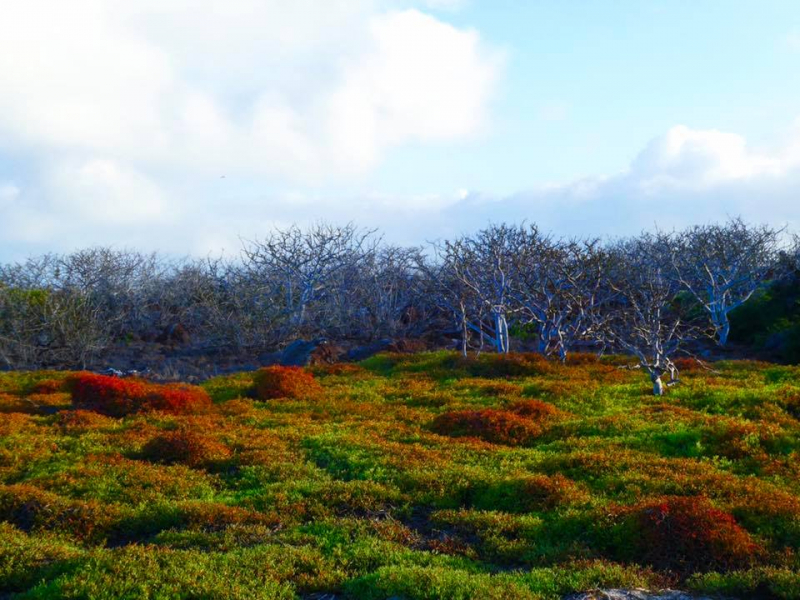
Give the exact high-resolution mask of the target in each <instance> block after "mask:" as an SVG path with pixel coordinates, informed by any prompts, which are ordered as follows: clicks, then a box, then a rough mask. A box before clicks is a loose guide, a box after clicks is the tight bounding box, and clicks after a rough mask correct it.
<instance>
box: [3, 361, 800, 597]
mask: <svg viewBox="0 0 800 600" xmlns="http://www.w3.org/2000/svg"><path fill="white" fill-rule="evenodd" d="M630 362H631V357H630V356H617V355H607V356H603V357H598V356H597V355H595V354H583V353H570V354H568V356H567V357H566V360H565V361H564V362H561V361H559V360H554V359H546V358H545V357H543V356H542V355H541V354H539V353H529V354H519V353H509V354H503V353H488V352H484V353H482V354H480V355H479V356H475V355H473V354H470V355H469V356H468V357H466V358H465V357H463V356H461V355H460V354H459V353H458V352H456V351H449V352H448V351H439V352H426V353H418V354H380V355H377V356H374V357H372V358H370V359H368V360H366V361H363V362H361V363H358V364H334V365H323V366H316V367H312V368H307V369H291V368H285V367H268V368H266V369H264V370H262V371H258V372H255V373H239V374H233V375H227V376H224V377H218V378H213V379H210V380H208V381H206V382H204V383H203V384H202V385H201V386H189V385H185V386H173V385H160V384H155V383H152V382H149V381H145V380H137V379H118V378H113V377H104V376H100V375H96V374H91V373H85V372H62V371H31V372H6V373H0V590H2V593H4V594H7V595H9V596H10V597H12V598H29V599H32V598H53V597H62V598H120V597H125V598H248V599H249V598H269V599H274V598H309V599H310V598H319V597H322V595H323V594H333V595H335V596H334V597H336V598H367V599H370V598H373V599H385V598H406V599H410V600H416V599H431V598H452V599H458V598H461V599H466V598H498V599H499V598H502V599H507V598H511V599H514V598H519V599H555V598H561V597H562V595H564V594H566V593H569V592H574V591H579V590H588V589H592V588H597V587H646V588H660V587H664V586H679V587H682V588H684V589H689V590H693V591H697V592H702V593H706V594H722V595H726V596H729V597H741V598H751V597H760V598H782V599H790V598H800V557H798V551H800V468H799V467H798V465H799V464H800V462H798V460H797V457H798V450H800V435H799V434H800V420H799V419H800V368H798V367H791V366H779V365H773V364H768V363H759V362H754V361H721V362H716V363H713V364H711V365H701V364H699V363H697V362H695V361H693V360H690V359H679V360H678V361H677V368H679V369H680V371H681V384H680V385H677V386H672V387H670V388H668V389H667V390H666V393H665V395H664V396H661V397H658V396H653V395H652V386H651V383H650V381H648V380H647V379H645V378H643V377H642V376H641V373H639V372H638V370H631V369H627V368H621V367H624V366H625V365H627V364H629V363H630Z"/></svg>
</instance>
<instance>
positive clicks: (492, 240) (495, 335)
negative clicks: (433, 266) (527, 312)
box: [439, 225, 529, 353]
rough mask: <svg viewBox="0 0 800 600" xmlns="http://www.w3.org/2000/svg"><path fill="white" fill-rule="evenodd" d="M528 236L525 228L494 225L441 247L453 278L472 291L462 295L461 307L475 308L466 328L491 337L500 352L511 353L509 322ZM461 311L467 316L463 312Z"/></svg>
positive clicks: (482, 335) (443, 258)
mask: <svg viewBox="0 0 800 600" xmlns="http://www.w3.org/2000/svg"><path fill="white" fill-rule="evenodd" d="M528 235H529V234H528V229H527V228H526V227H524V226H519V227H517V226H509V225H491V226H489V227H487V228H486V229H483V230H481V231H479V232H478V233H476V234H475V235H474V236H462V237H459V238H457V239H455V240H453V241H445V242H444V244H443V245H442V246H441V247H440V248H439V254H440V256H441V257H442V260H443V264H444V265H445V266H446V269H447V273H448V275H449V276H450V278H452V279H453V280H455V281H458V282H459V285H460V287H461V288H463V289H464V291H467V292H469V293H468V294H467V295H466V296H464V295H462V296H464V297H463V298H462V299H461V300H460V301H459V305H460V306H461V305H463V308H464V309H466V308H467V306H468V305H469V304H472V305H473V308H474V309H475V310H474V312H473V314H472V315H470V316H469V317H467V316H466V315H465V318H464V323H463V326H466V327H468V328H469V329H472V330H473V331H475V332H476V333H478V335H480V336H481V337H482V338H483V337H484V336H486V337H488V338H489V340H490V342H491V344H492V345H493V346H494V348H495V350H496V351H497V352H501V353H507V352H509V350H510V345H509V333H508V328H509V319H510V318H512V316H513V314H514V313H515V312H516V311H517V306H516V305H515V304H514V302H513V295H512V289H513V287H514V284H515V281H516V278H517V277H518V271H517V267H518V260H517V256H518V255H519V253H520V252H521V251H522V250H523V248H524V247H525V244H526V240H527V238H528ZM459 312H460V313H461V314H464V310H461V309H460V310H459ZM484 315H486V316H488V317H489V318H488V322H487V320H486V319H483V317H484Z"/></svg>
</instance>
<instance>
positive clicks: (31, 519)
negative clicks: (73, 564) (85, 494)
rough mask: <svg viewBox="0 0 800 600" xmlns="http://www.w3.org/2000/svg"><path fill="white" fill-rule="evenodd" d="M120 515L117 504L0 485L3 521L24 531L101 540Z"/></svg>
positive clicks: (20, 486) (23, 486) (24, 487)
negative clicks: (55, 532)
mask: <svg viewBox="0 0 800 600" xmlns="http://www.w3.org/2000/svg"><path fill="white" fill-rule="evenodd" d="M118 517H119V511H118V510H117V509H116V507H114V506H113V505H109V504H103V503H100V502H97V501H95V500H87V501H82V500H71V499H68V498H63V497H61V496H59V495H57V494H53V493H51V492H47V491H44V490H40V489H39V488H36V487H34V486H31V485H25V484H17V485H7V486H0V520H4V521H8V522H9V523H12V524H14V525H16V526H17V527H18V528H20V529H22V530H23V531H37V530H48V531H58V532H61V533H64V534H67V535H70V536H72V537H75V538H77V539H80V540H83V541H89V542H99V541H102V540H103V539H104V538H105V537H106V536H107V535H108V533H109V531H110V530H111V528H112V527H113V526H114V524H115V523H116V521H117V519H118Z"/></svg>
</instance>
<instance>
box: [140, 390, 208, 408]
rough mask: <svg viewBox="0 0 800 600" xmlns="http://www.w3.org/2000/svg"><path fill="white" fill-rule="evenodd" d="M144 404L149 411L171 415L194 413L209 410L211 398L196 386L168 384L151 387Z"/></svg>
mask: <svg viewBox="0 0 800 600" xmlns="http://www.w3.org/2000/svg"><path fill="white" fill-rule="evenodd" d="M144 403H145V405H146V406H147V408H149V409H150V410H160V411H162V412H167V413H172V414H184V413H196V412H201V411H204V410H207V409H209V408H211V397H210V396H209V395H208V393H207V392H206V391H205V390H204V389H203V388H201V387H198V386H196V385H188V384H183V383H170V384H167V385H151V386H150V388H149V389H148V392H147V395H146V396H145V398H144Z"/></svg>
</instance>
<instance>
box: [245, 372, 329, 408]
mask: <svg viewBox="0 0 800 600" xmlns="http://www.w3.org/2000/svg"><path fill="white" fill-rule="evenodd" d="M254 383H255V388H256V396H257V397H258V399H259V400H271V399H273V398H305V397H308V396H313V395H315V394H316V393H318V392H319V391H320V390H321V388H320V386H319V384H318V383H317V381H316V380H315V379H314V376H313V375H312V374H311V373H309V372H308V371H306V370H305V369H303V368H302V367H282V366H274V367H264V368H262V369H259V370H258V371H256V375H255V378H254Z"/></svg>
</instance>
